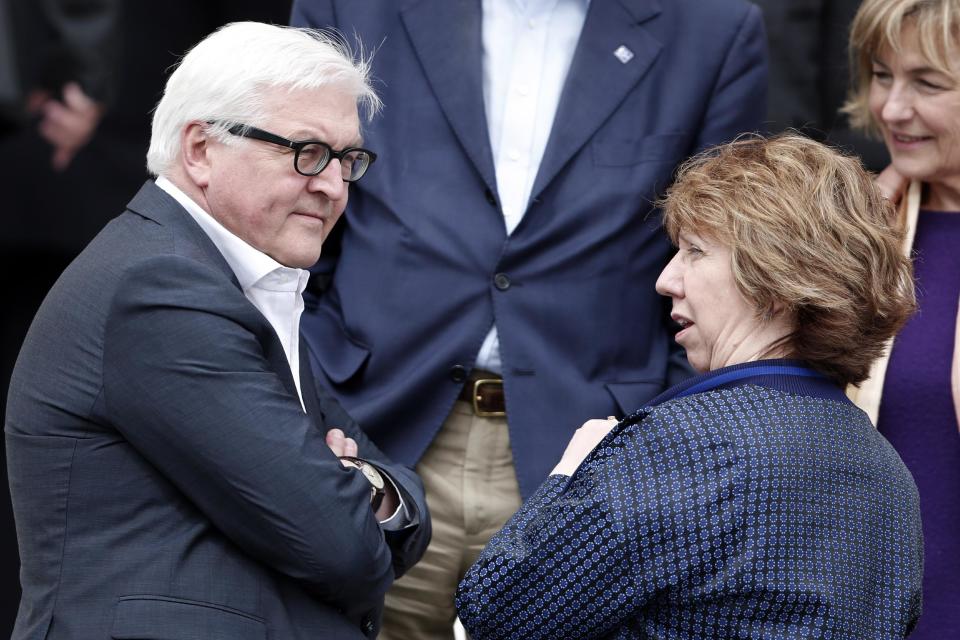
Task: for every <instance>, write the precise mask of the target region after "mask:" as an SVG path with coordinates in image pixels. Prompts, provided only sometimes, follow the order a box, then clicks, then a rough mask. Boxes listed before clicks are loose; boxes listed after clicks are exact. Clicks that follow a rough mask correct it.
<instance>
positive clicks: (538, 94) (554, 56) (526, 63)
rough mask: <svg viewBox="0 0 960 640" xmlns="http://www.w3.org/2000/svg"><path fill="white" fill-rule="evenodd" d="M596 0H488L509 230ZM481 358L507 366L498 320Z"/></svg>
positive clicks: (495, 123)
mask: <svg viewBox="0 0 960 640" xmlns="http://www.w3.org/2000/svg"><path fill="white" fill-rule="evenodd" d="M589 6H590V0H483V24H482V42H483V97H484V100H483V101H484V108H485V109H486V113H487V128H488V130H489V134H490V148H491V150H492V151H493V163H494V168H495V170H496V175H497V192H498V193H499V196H500V206H501V210H502V211H503V219H504V224H505V226H506V230H507V234H508V235H509V234H512V233H513V231H514V229H516V228H517V225H519V224H520V221H521V220H522V219H523V215H524V213H525V212H526V210H527V204H528V200H529V199H530V191H531V189H533V181H534V179H535V178H536V177H537V171H538V170H539V169H540V161H541V160H542V159H543V152H544V149H546V147H547V140H548V139H549V138H550V131H551V129H553V118H554V116H555V115H556V113H557V105H558V104H559V103H560V94H561V93H562V92H563V85H564V83H565V82H566V79H567V72H568V71H569V70H570V63H571V62H572V61H573V53H574V51H575V50H576V48H577V41H578V40H579V39H580V32H581V31H582V30H583V23H584V21H585V20H586V17H587V8H588V7H589ZM477 366H478V367H479V368H481V369H486V370H488V371H494V372H496V373H502V369H503V365H502V362H501V360H500V341H499V339H498V337H497V328H496V326H494V327H492V328H491V329H490V332H489V333H488V334H487V337H486V338H485V339H484V341H483V344H482V345H481V346H480V352H479V354H478V355H477Z"/></svg>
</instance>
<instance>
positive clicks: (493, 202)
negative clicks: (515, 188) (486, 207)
mask: <svg viewBox="0 0 960 640" xmlns="http://www.w3.org/2000/svg"><path fill="white" fill-rule="evenodd" d="M483 197H484V198H486V199H487V202H489V203H490V206H492V207H495V206H497V196H495V195H493V190H491V189H487V190H486V191H484V192H483Z"/></svg>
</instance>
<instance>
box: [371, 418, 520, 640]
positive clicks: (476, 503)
mask: <svg viewBox="0 0 960 640" xmlns="http://www.w3.org/2000/svg"><path fill="white" fill-rule="evenodd" d="M417 473H419V474H420V477H421V478H422V479H423V484H424V487H425V489H426V493H427V506H428V507H429V509H430V516H431V519H432V522H433V538H432V540H431V541H430V546H429V547H428V548H427V552H426V553H425V554H424V556H423V559H422V560H421V561H420V562H419V563H418V564H417V565H416V566H414V567H413V568H412V569H411V570H410V571H409V572H408V573H407V574H406V575H405V576H403V577H402V578H400V579H399V580H397V582H396V583H395V584H394V585H393V588H391V589H390V591H389V592H388V593H387V598H386V607H385V609H384V615H383V630H382V631H381V632H380V635H379V636H378V637H379V638H380V640H452V639H453V637H454V635H453V622H454V619H455V618H456V609H455V607H454V604H453V598H454V594H455V593H456V589H457V584H458V583H459V582H460V580H461V579H462V578H463V575H464V573H466V571H467V569H469V568H470V565H472V564H473V563H474V561H475V560H476V559H477V556H479V555H480V551H482V550H483V547H484V546H486V544H487V541H489V540H490V538H491V537H492V536H493V534H494V533H496V532H497V531H499V530H500V528H501V527H502V526H503V525H504V523H505V522H506V521H507V520H508V519H509V518H510V516H512V515H513V514H514V513H515V512H516V511H517V509H519V508H520V502H521V501H520V488H519V486H518V484H517V475H516V472H515V471H514V468H513V455H512V454H511V452H510V435H509V433H508V431H507V421H506V419H504V418H480V417H477V416H475V415H474V413H473V410H472V408H471V406H470V405H469V404H468V403H466V402H461V401H457V402H456V403H454V408H453V411H451V412H450V415H449V416H447V419H446V421H445V422H444V423H443V426H442V427H441V428H440V432H439V433H438V434H437V437H436V438H435V439H434V441H433V443H432V444H431V445H430V448H429V449H427V452H426V454H424V456H423V458H422V459H421V460H420V463H419V464H418V465H417Z"/></svg>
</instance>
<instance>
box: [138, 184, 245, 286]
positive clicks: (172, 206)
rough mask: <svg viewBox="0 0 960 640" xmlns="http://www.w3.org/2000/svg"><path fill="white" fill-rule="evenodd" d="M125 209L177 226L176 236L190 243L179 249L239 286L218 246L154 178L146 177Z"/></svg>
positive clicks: (166, 224) (172, 226) (174, 227)
mask: <svg viewBox="0 0 960 640" xmlns="http://www.w3.org/2000/svg"><path fill="white" fill-rule="evenodd" d="M127 209H129V210H130V211H133V212H134V213H136V214H137V215H139V216H143V217H144V218H147V219H149V220H153V221H154V222H158V223H159V224H161V225H163V226H165V227H169V228H172V229H176V235H177V236H178V237H186V238H189V239H190V241H191V242H190V243H188V244H181V245H180V247H179V248H180V250H182V251H184V252H185V253H188V254H192V255H193V256H194V257H197V258H200V259H202V260H203V261H204V262H207V263H209V264H212V265H214V266H216V267H217V268H218V269H220V270H221V271H223V273H224V274H225V275H226V276H227V277H228V278H230V281H231V282H232V283H233V284H234V286H236V287H237V288H238V289H239V288H240V283H239V282H238V281H237V277H236V275H234V273H233V269H231V268H230V265H229V264H227V261H226V259H225V258H224V257H223V254H222V253H220V250H219V249H217V245H215V244H213V240H211V239H210V237H209V236H208V235H207V234H206V232H204V230H203V229H202V228H200V225H199V224H197V221H196V220H194V219H193V218H192V217H191V216H190V214H189V213H187V211H186V210H185V209H184V208H183V207H182V206H180V203H179V202H177V201H176V200H175V199H174V198H173V196H171V195H170V194H169V193H167V192H166V191H164V190H163V189H161V188H160V187H158V186H157V185H156V183H154V181H153V180H147V182H146V183H144V185H143V186H142V187H140V191H138V192H137V195H135V196H133V199H132V200H130V202H129V204H127Z"/></svg>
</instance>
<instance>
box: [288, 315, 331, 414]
mask: <svg viewBox="0 0 960 640" xmlns="http://www.w3.org/2000/svg"><path fill="white" fill-rule="evenodd" d="M299 344H300V392H301V393H302V394H303V406H304V408H305V409H306V410H307V415H308V416H310V417H311V418H312V419H313V421H314V423H316V425H317V427H322V426H323V425H322V424H321V422H322V420H323V414H322V413H321V411H320V403H319V402H317V387H316V384H317V383H316V380H314V378H313V371H311V370H310V352H309V351H308V350H307V341H306V340H305V339H304V337H303V334H302V333H301V334H300V341H299ZM288 368H289V367H288ZM293 392H294V393H296V392H297V390H296V389H294V390H293Z"/></svg>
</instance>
